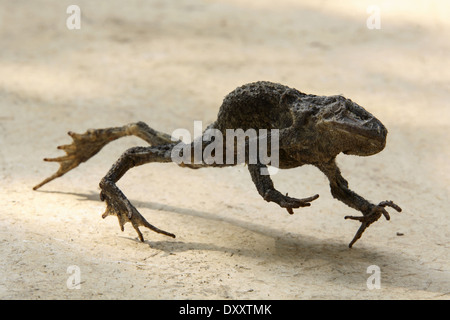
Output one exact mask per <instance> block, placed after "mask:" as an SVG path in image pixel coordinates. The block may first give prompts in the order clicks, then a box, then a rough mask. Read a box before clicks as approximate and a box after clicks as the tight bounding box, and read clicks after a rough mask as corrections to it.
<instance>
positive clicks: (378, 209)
mask: <svg viewBox="0 0 450 320" xmlns="http://www.w3.org/2000/svg"><path fill="white" fill-rule="evenodd" d="M385 207H391V208H394V209H395V210H397V211H398V212H401V211H402V208H400V207H399V206H398V205H396V204H395V203H394V202H392V201H382V202H380V203H379V204H378V205H374V206H373V207H372V209H371V211H370V213H369V214H367V215H364V216H359V217H355V216H345V217H344V219H350V220H358V221H360V222H361V226H360V227H359V229H358V231H357V232H356V234H355V236H354V237H353V240H352V241H351V242H350V243H349V245H348V246H349V248H351V247H352V246H353V244H354V243H355V242H356V241H357V240H358V239H359V238H361V236H362V234H363V233H364V231H365V230H366V229H367V228H368V227H369V226H370V225H371V224H372V223H374V222H375V221H377V220H378V219H380V217H381V216H382V215H383V216H384V217H385V218H386V220H389V219H390V218H391V217H390V216H389V213H388V212H387V211H386V209H385Z"/></svg>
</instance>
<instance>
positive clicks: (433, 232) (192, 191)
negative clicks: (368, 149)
mask: <svg viewBox="0 0 450 320" xmlns="http://www.w3.org/2000/svg"><path fill="white" fill-rule="evenodd" d="M302 2H303V3H304V4H302V5H299V4H296V3H297V1H284V0H280V1H277V2H276V5H274V4H273V3H274V2H273V1H260V0H253V1H220V0H213V1H199V0H194V1H192V0H190V1H176V2H170V1H164V0H160V1H137V0H134V1H127V2H126V5H125V3H124V2H123V1H95V2H92V1H81V0H78V1H76V4H78V5H79V6H80V7H81V10H82V17H81V22H82V24H81V29H80V30H68V29H67V28H66V23H65V22H66V18H67V17H68V14H66V8H67V6H68V5H70V4H73V3H72V2H69V1H6V0H4V1H3V0H2V1H0V47H1V48H2V50H1V52H0V75H1V76H0V146H1V148H0V179H1V190H2V191H1V192H0V203H1V206H0V242H1V243H0V298H1V299H13V298H14V299H39V298H51V299H78V298H82V299H102V298H119V299H121V298H127V299H133V298H145V299H173V298H181V299H187V298H193V299H214V298H216V299H305V298H306V299H318V298H326V299H340V298H343V299H345V298H350V299H353V298H355V299H384V298H387V299H431V298H437V299H448V298H449V292H450V275H449V269H450V267H449V233H450V232H449V224H448V222H449V219H448V212H449V211H448V210H449V209H448V207H449V185H450V176H449V174H450V165H449V161H448V159H449V157H450V148H449V145H448V132H449V129H450V128H449V127H450V125H449V119H450V113H449V108H450V106H449V101H450V96H449V89H450V87H449V83H450V69H449V68H448V65H449V57H450V47H449V43H448V41H444V39H449V36H450V28H449V26H450V24H449V21H448V16H449V14H450V11H449V7H448V5H445V4H444V1H427V2H420V3H422V4H423V5H419V4H414V3H412V2H411V1H396V5H392V4H390V3H391V2H390V1H389V2H388V1H370V3H369V2H366V1H347V2H346V5H345V6H339V7H338V6H336V4H335V3H337V2H335V1H321V2H317V1H302ZM339 3H340V2H339ZM369 4H377V5H378V6H379V7H380V9H381V29H380V30H369V29H368V28H367V27H366V20H367V18H368V16H369V14H368V13H367V12H366V9H367V7H368V6H369ZM256 80H270V81H274V82H281V83H283V84H286V85H289V86H292V87H295V88H297V89H299V90H301V91H304V92H307V93H315V94H323V95H331V94H343V95H344V96H346V97H349V98H351V99H352V100H354V101H355V102H357V103H359V104H361V105H363V106H364V107H366V108H367V109H368V110H369V111H370V112H372V113H373V114H374V115H376V116H377V117H378V118H379V119H380V120H381V121H382V122H383V123H384V124H385V125H386V127H387V128H388V129H389V136H388V144H387V147H386V149H385V150H384V151H383V152H382V153H380V154H378V155H375V156H372V157H367V158H358V157H351V156H339V158H338V161H339V164H340V165H341V170H342V172H343V175H344V176H345V177H346V178H347V180H349V183H350V187H351V188H352V189H354V190H355V191H356V192H358V193H360V194H361V195H363V196H365V197H367V198H368V199H371V200H373V201H374V202H379V201H381V200H387V199H392V200H395V201H396V202H397V203H398V204H399V205H400V206H402V207H403V212H402V213H400V214H398V213H394V212H392V219H391V221H389V222H387V221H381V220H380V222H378V223H377V224H375V225H373V226H371V227H370V228H369V229H368V230H367V231H366V233H365V234H364V236H363V238H362V239H361V240H360V241H359V242H357V244H356V245H355V247H354V248H353V249H351V250H349V249H348V248H347V244H348V242H349V241H350V240H351V238H352V237H353V234H354V232H355V231H356V229H357V227H358V223H356V222H354V221H345V220H344V219H343V217H344V216H345V215H352V214H355V213H357V212H355V211H353V210H352V209H350V208H348V207H346V206H345V205H344V204H342V203H340V202H338V201H336V200H334V199H332V197H331V195H330V193H329V187H328V185H327V180H326V178H325V177H324V176H323V175H322V174H321V173H320V172H319V171H318V170H317V169H315V168H313V167H303V168H297V169H292V170H288V171H280V172H279V173H278V174H276V175H275V176H274V177H273V179H274V182H275V185H276V187H277V188H278V189H279V190H280V191H283V192H289V195H291V196H295V197H306V196H310V195H313V194H315V193H319V194H320V196H321V197H320V198H319V199H318V200H316V201H315V202H314V203H313V205H312V206H311V207H309V208H304V209H299V210H296V213H295V215H293V216H290V215H288V214H287V213H286V211H285V210H282V209H280V208H279V207H277V206H276V205H274V204H269V203H266V202H265V201H263V200H262V199H261V198H260V196H259V194H258V193H257V191H256V190H255V188H254V186H253V184H252V182H251V179H250V176H249V173H248V172H247V169H246V168H245V167H242V166H239V167H234V168H227V169H204V170H197V171H191V170H187V169H182V168H179V167H177V166H176V165H171V164H167V165H163V164H156V165H148V166H143V167H139V168H136V169H133V170H131V171H129V172H128V173H127V175H126V176H125V177H124V178H123V179H122V180H120V182H119V184H118V185H119V187H121V188H122V190H123V191H124V193H125V194H126V195H127V196H128V197H129V199H130V200H131V201H132V202H133V203H134V204H135V205H136V207H137V208H138V209H139V210H140V212H141V213H142V214H143V215H144V216H145V217H146V218H147V219H148V220H149V222H151V223H153V224H155V225H156V226H159V227H161V228H163V229H165V230H168V231H170V232H173V233H175V234H176V235H177V238H176V239H171V238H167V237H164V236H162V235H158V234H154V233H152V232H150V231H144V236H145V237H146V239H147V241H146V242H145V243H140V242H138V241H137V240H136V234H135V232H134V230H133V229H132V228H131V226H130V225H129V224H128V225H126V228H125V231H124V232H123V233H122V232H121V231H120V230H119V227H118V224H117V220H116V219H115V218H113V217H109V218H107V219H105V220H102V219H101V214H102V213H103V211H104V204H103V203H102V202H100V201H99V198H98V192H99V189H98V182H99V180H100V179H101V178H102V177H103V175H104V174H105V173H106V171H107V170H108V169H109V167H110V166H111V164H112V163H113V162H114V161H115V160H116V159H117V158H118V157H119V156H120V154H121V153H122V152H123V151H125V150H126V149H127V148H128V147H131V146H137V145H142V144H143V142H142V141H140V140H139V139H137V138H124V139H122V140H120V141H117V142H115V143H113V144H110V145H108V146H107V147H106V148H105V149H104V150H103V151H102V152H101V153H100V154H99V155H97V156H96V157H94V158H93V159H91V161H89V162H87V163H85V164H83V165H82V166H80V167H79V168H77V169H76V170H74V171H73V172H70V173H68V174H67V175H66V176H64V177H63V178H61V179H59V180H55V181H54V182H52V183H50V184H48V185H46V186H45V187H43V188H42V189H41V190H40V191H39V192H35V191H32V189H31V188H32V187H33V186H34V185H35V184H37V183H38V182H39V181H41V180H42V179H43V178H45V177H46V176H48V175H50V174H52V173H53V172H54V171H55V170H56V169H57V165H56V164H53V163H44V162H42V158H44V157H53V156H58V155H61V154H62V152H61V151H58V150H56V146H57V145H60V144H65V143H69V142H70V138H69V137H68V136H67V135H66V132H67V131H68V130H72V131H75V132H84V131H85V130H86V129H87V128H102V127H109V126H119V125H122V124H125V123H129V122H134V121H138V120H142V121H145V122H147V123H148V124H149V125H150V126H151V127H154V128H155V129H157V130H162V131H165V132H168V133H171V132H172V131H173V130H175V129H177V128H186V129H189V130H191V131H192V130H193V121H194V120H202V121H203V122H204V124H205V126H206V125H207V124H208V123H210V122H211V121H213V120H215V118H216V115H217V111H218V108H219V106H220V103H221V101H222V99H223V97H224V96H225V95H226V94H227V93H228V92H230V91H231V90H233V89H234V88H235V87H237V86H239V85H241V84H244V83H247V82H251V81H256ZM397 233H401V234H403V236H398V235H397ZM371 265H376V266H378V267H379V268H380V272H381V273H380V275H381V278H380V289H373V290H369V289H368V287H367V285H366V281H367V278H368V277H369V276H370V274H368V273H367V268H368V267H369V266H371ZM69 266H77V267H78V268H79V271H80V276H81V278H80V279H81V288H80V289H78V290H77V289H72V290H71V289H68V287H67V280H68V279H69V276H70V275H71V274H69V273H67V270H68V267H69ZM69 280H70V279H69Z"/></svg>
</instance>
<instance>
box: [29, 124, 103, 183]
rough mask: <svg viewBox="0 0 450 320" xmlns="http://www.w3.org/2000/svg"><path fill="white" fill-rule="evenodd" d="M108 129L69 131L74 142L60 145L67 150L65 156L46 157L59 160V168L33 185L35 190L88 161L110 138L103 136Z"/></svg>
mask: <svg viewBox="0 0 450 320" xmlns="http://www.w3.org/2000/svg"><path fill="white" fill-rule="evenodd" d="M105 131H106V130H102V129H99V130H92V129H91V130H87V131H86V132H85V133H83V134H78V133H74V132H72V131H69V132H68V133H67V134H68V135H69V136H71V137H72V140H73V141H72V143H71V144H66V145H62V146H58V149H60V150H64V151H65V152H66V155H65V156H62V157H57V158H44V161H47V162H59V169H58V171H56V172H55V173H54V174H53V175H51V176H50V177H48V178H47V179H45V180H43V181H42V182H41V183H39V184H37V185H36V186H34V187H33V190H37V189H39V188H40V187H42V186H43V185H44V184H46V183H48V182H50V181H52V180H54V179H56V178H58V177H61V176H62V175H64V174H65V173H66V172H68V171H70V170H72V169H74V168H76V167H78V165H79V164H80V163H82V162H85V161H87V160H88V159H89V158H91V157H92V156H94V155H95V154H96V153H97V152H99V151H100V150H101V149H102V148H103V146H104V145H106V144H107V143H108V142H109V141H110V140H109V139H105V138H104V137H103V133H104V132H105Z"/></svg>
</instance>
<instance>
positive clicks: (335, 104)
mask: <svg viewBox="0 0 450 320" xmlns="http://www.w3.org/2000/svg"><path fill="white" fill-rule="evenodd" d="M207 129H217V130H219V131H220V132H221V133H222V135H223V139H224V141H225V139H226V130H227V129H234V130H236V129H242V130H244V131H245V130H248V129H255V130H256V131H257V132H259V131H258V130H259V129H267V130H268V131H270V130H271V129H278V130H279V146H278V149H277V151H278V154H279V168H280V169H289V168H295V167H299V166H302V165H305V164H309V165H314V166H316V167H317V168H319V169H320V170H321V171H322V172H323V173H324V174H325V175H326V176H327V178H328V180H329V182H330V189H331V194H332V195H333V197H334V198H336V199H338V200H340V201H342V202H343V203H345V204H346V205H348V206H349V207H351V208H354V209H356V210H358V211H360V212H361V213H362V216H357V217H355V216H346V217H345V219H351V220H357V221H360V222H361V226H360V228H359V229H358V231H357V233H356V234H355V236H354V238H353V239H352V241H351V242H350V244H349V247H351V246H352V245H353V244H354V243H355V242H356V241H357V240H358V239H359V238H360V237H361V235H362V234H363V232H364V231H365V230H366V228H367V227H369V226H370V225H371V224H372V223H373V222H375V221H377V220H378V219H379V218H380V217H381V216H384V217H385V218H386V219H387V220H389V219H390V216H389V213H388V212H387V211H386V209H385V208H386V207H392V208H394V209H395V210H397V211H398V212H400V211H401V208H400V207H399V206H398V205H396V204H395V203H394V202H392V201H382V202H380V203H379V204H378V205H375V204H372V203H370V202H369V201H367V200H366V199H364V198H363V197H361V196H360V195H358V194H356V193H355V192H353V191H352V190H350V189H349V187H348V182H347V181H346V180H345V179H344V178H343V177H342V175H341V172H340V170H339V168H338V166H337V164H336V161H335V159H336V156H337V155H338V154H339V153H341V152H343V153H345V154H351V155H359V156H369V155H373V154H376V153H378V152H380V151H381V150H383V149H384V147H385V144H386V136H387V130H386V128H385V127H384V126H383V124H382V123H381V122H380V121H379V120H377V119H376V118H375V117H374V116H373V115H372V114H370V113H369V112H367V111H366V110H365V109H364V108H362V107H361V106H359V105H358V104H356V103H354V102H353V101H351V100H350V99H346V98H344V97H342V96H316V95H309V94H304V93H302V92H300V91H298V90H296V89H292V88H289V87H286V86H284V85H281V84H277V83H271V82H266V81H260V82H255V83H250V84H246V85H243V86H241V87H239V88H237V89H235V90H234V91H233V92H231V93H229V94H228V95H227V96H226V97H225V98H224V101H223V103H222V106H221V108H220V110H219V114H218V117H217V120H216V121H215V122H214V123H212V124H211V125H210V126H209V127H208V128H207ZM69 135H70V136H71V137H72V138H73V143H72V144H70V145H64V146H59V147H58V149H62V150H64V151H65V152H66V153H67V155H66V156H63V157H59V158H52V159H44V160H45V161H53V162H59V163H60V168H59V170H58V171H57V172H56V173H55V174H54V175H52V176H50V177H49V178H47V179H45V180H44V181H42V182H41V183H40V184H38V185H36V186H35V187H34V188H33V189H35V190H36V189H38V188H40V187H41V186H43V185H44V184H46V183H48V182H50V181H51V180H53V179H55V178H57V177H60V176H62V175H64V174H65V173H66V172H68V171H70V170H72V169H73V168H75V167H77V166H78V165H79V164H80V163H82V162H85V161H87V160H88V159H89V158H91V157H92V156H93V155H95V154H96V153H98V152H99V151H100V150H101V148H102V147H103V146H105V145H106V144H107V143H109V142H111V141H113V140H116V139H118V138H120V137H123V136H129V135H135V136H137V137H140V138H142V139H143V140H145V141H146V142H147V143H149V144H150V146H149V147H135V148H131V149H129V150H127V151H126V152H125V153H124V154H122V156H121V157H120V158H119V159H118V160H117V161H116V163H115V164H114V165H113V166H112V168H111V169H110V170H109V171H108V173H107V174H106V176H105V177H104V178H103V179H102V180H101V182H100V188H101V189H102V191H101V195H100V198H101V200H102V201H105V202H106V211H105V213H104V214H103V218H105V217H106V216H108V215H115V216H117V217H118V220H119V225H120V227H121V229H122V230H123V226H124V224H125V223H126V222H130V223H131V224H132V225H133V227H134V229H135V230H136V232H137V233H138V237H139V239H140V240H141V241H144V238H143V236H142V233H141V232H140V230H139V226H144V227H147V228H149V229H151V230H153V231H155V232H158V233H161V234H165V235H167V236H170V237H175V235H174V234H172V233H169V232H166V231H164V230H161V229H158V228H157V227H155V226H153V225H151V224H150V223H148V222H147V221H146V220H145V218H144V217H142V216H141V214H140V213H139V212H138V211H137V209H136V208H135V207H134V206H133V205H132V204H131V203H130V202H129V201H128V199H127V198H126V196H125V195H124V194H123V193H122V191H120V189H119V188H118V187H117V186H116V182H117V181H118V180H119V179H120V178H121V177H122V176H123V175H124V174H125V173H126V172H127V171H128V170H129V169H131V168H133V167H135V166H139V165H143V164H146V163H152V162H158V163H162V162H173V160H172V157H171V153H172V150H173V148H174V147H175V146H176V145H178V146H180V145H181V146H182V147H184V148H183V149H186V148H187V149H190V150H191V155H192V158H191V159H190V160H191V161H189V162H188V161H185V162H182V163H179V165H180V166H182V167H186V168H191V169H198V168H202V167H211V166H213V167H225V166H230V165H235V164H236V163H233V164H228V163H226V161H221V162H214V163H210V164H207V163H205V162H204V161H203V162H202V163H199V164H198V163H195V164H194V161H192V160H193V154H194V152H193V150H194V144H195V143H196V141H194V142H192V143H191V144H188V145H186V144H182V143H181V142H179V141H177V142H173V141H171V136H170V135H168V134H165V133H162V132H158V131H156V130H154V129H152V128H150V127H149V126H148V125H146V124H145V123H143V122H137V123H132V124H128V125H125V126H123V127H115V128H106V129H90V130H88V131H87V132H86V133H84V134H76V133H72V132H69ZM258 138H260V137H259V136H258ZM208 141H209V143H211V140H210V139H206V142H203V144H202V148H203V150H204V149H205V148H207V146H208V145H209V143H208ZM267 141H268V142H270V139H268V140H267ZM247 144H248V141H247ZM247 147H248V145H247ZM268 149H270V143H269V147H268ZM237 150H238V147H237V141H235V146H234V150H233V151H234V154H235V157H237ZM247 151H248V150H247ZM225 154H226V150H225V144H224V150H223V155H225ZM258 154H259V152H258ZM245 162H246V163H247V164H248V170H249V172H250V175H251V178H252V180H253V182H254V184H255V186H256V189H257V190H258V192H259V194H260V195H261V196H262V197H263V199H264V200H266V201H269V202H275V203H277V204H278V205H279V206H280V207H282V208H285V209H286V210H287V211H288V213H290V214H293V209H295V208H300V207H306V206H310V205H311V202H312V201H314V200H316V199H317V198H318V197H319V195H313V196H310V197H306V198H303V199H297V198H292V197H289V196H288V195H287V194H286V195H284V194H282V193H281V192H279V191H278V190H276V189H275V187H274V185H273V182H272V180H271V178H270V176H269V175H264V174H261V172H262V171H261V170H262V169H267V166H266V164H265V163H264V161H261V159H259V158H258V159H257V161H256V163H254V162H252V161H250V158H249V155H248V152H245Z"/></svg>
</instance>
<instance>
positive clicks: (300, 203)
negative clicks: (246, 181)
mask: <svg viewBox="0 0 450 320" xmlns="http://www.w3.org/2000/svg"><path fill="white" fill-rule="evenodd" d="M261 169H267V166H266V165H263V164H260V163H258V164H249V165H248V170H249V172H250V175H251V177H252V180H253V183H254V184H255V186H256V189H257V190H258V193H259V194H260V195H261V196H262V197H263V198H264V200H266V201H268V202H275V203H277V204H278V205H279V206H280V207H282V208H286V210H287V211H288V212H289V214H293V213H294V211H293V210H292V209H295V208H300V207H309V206H310V205H311V203H310V202H311V201H314V200H316V199H317V198H318V197H319V195H318V194H316V195H314V196H311V197H308V198H303V199H297V198H291V197H288V195H287V194H286V195H283V194H282V193H281V192H279V191H278V190H276V189H275V187H274V185H273V182H272V179H271V178H270V176H269V175H263V174H261ZM265 171H266V170H265Z"/></svg>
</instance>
